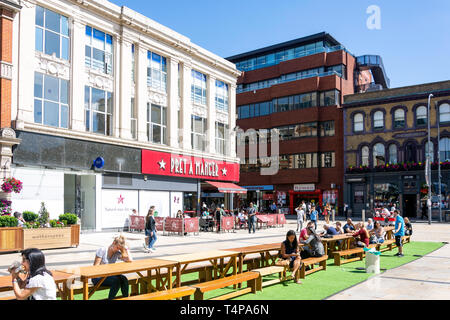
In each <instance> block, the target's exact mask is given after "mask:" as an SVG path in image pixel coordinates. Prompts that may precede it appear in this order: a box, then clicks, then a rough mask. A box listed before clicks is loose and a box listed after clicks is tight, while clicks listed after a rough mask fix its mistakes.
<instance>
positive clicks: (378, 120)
mask: <svg viewBox="0 0 450 320" xmlns="http://www.w3.org/2000/svg"><path fill="white" fill-rule="evenodd" d="M373 128H374V129H375V130H377V129H383V128H384V114H383V112H382V111H377V112H375V113H374V114H373Z"/></svg>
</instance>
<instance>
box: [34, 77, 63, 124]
mask: <svg viewBox="0 0 450 320" xmlns="http://www.w3.org/2000/svg"><path fill="white" fill-rule="evenodd" d="M34 122H35V123H40V124H44V125H47V126H52V127H61V128H68V127H69V81H67V80H63V79H59V78H55V77H52V76H47V75H44V74H42V73H38V72H35V73H34Z"/></svg>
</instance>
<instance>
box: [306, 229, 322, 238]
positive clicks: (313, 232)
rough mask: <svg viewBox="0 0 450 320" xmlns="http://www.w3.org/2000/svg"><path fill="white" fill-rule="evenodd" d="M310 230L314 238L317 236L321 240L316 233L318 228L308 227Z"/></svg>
mask: <svg viewBox="0 0 450 320" xmlns="http://www.w3.org/2000/svg"><path fill="white" fill-rule="evenodd" d="M308 230H309V232H311V235H312V236H314V238H316V240H317V241H320V237H319V235H318V234H317V233H316V230H314V228H313V227H312V226H311V227H308Z"/></svg>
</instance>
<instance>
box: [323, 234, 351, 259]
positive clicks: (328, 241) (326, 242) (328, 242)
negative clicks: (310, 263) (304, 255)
mask: <svg viewBox="0 0 450 320" xmlns="http://www.w3.org/2000/svg"><path fill="white" fill-rule="evenodd" d="M320 239H321V240H322V244H323V247H324V251H325V252H328V253H327V254H328V256H331V254H332V251H331V250H332V248H333V247H334V246H333V244H334V243H335V242H336V241H339V240H343V242H342V244H341V248H340V249H341V250H344V248H347V249H349V248H350V243H351V241H352V239H353V236H352V235H350V234H339V235H334V236H333V237H332V238H323V237H321V238H320ZM344 245H345V246H344Z"/></svg>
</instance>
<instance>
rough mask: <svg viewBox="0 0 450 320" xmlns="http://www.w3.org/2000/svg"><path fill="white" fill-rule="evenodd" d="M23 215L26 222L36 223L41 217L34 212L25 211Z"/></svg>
mask: <svg viewBox="0 0 450 320" xmlns="http://www.w3.org/2000/svg"><path fill="white" fill-rule="evenodd" d="M22 215H23V219H24V220H25V221H26V222H35V221H36V220H37V219H38V217H39V215H38V214H36V213H34V212H32V211H24V212H22Z"/></svg>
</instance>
